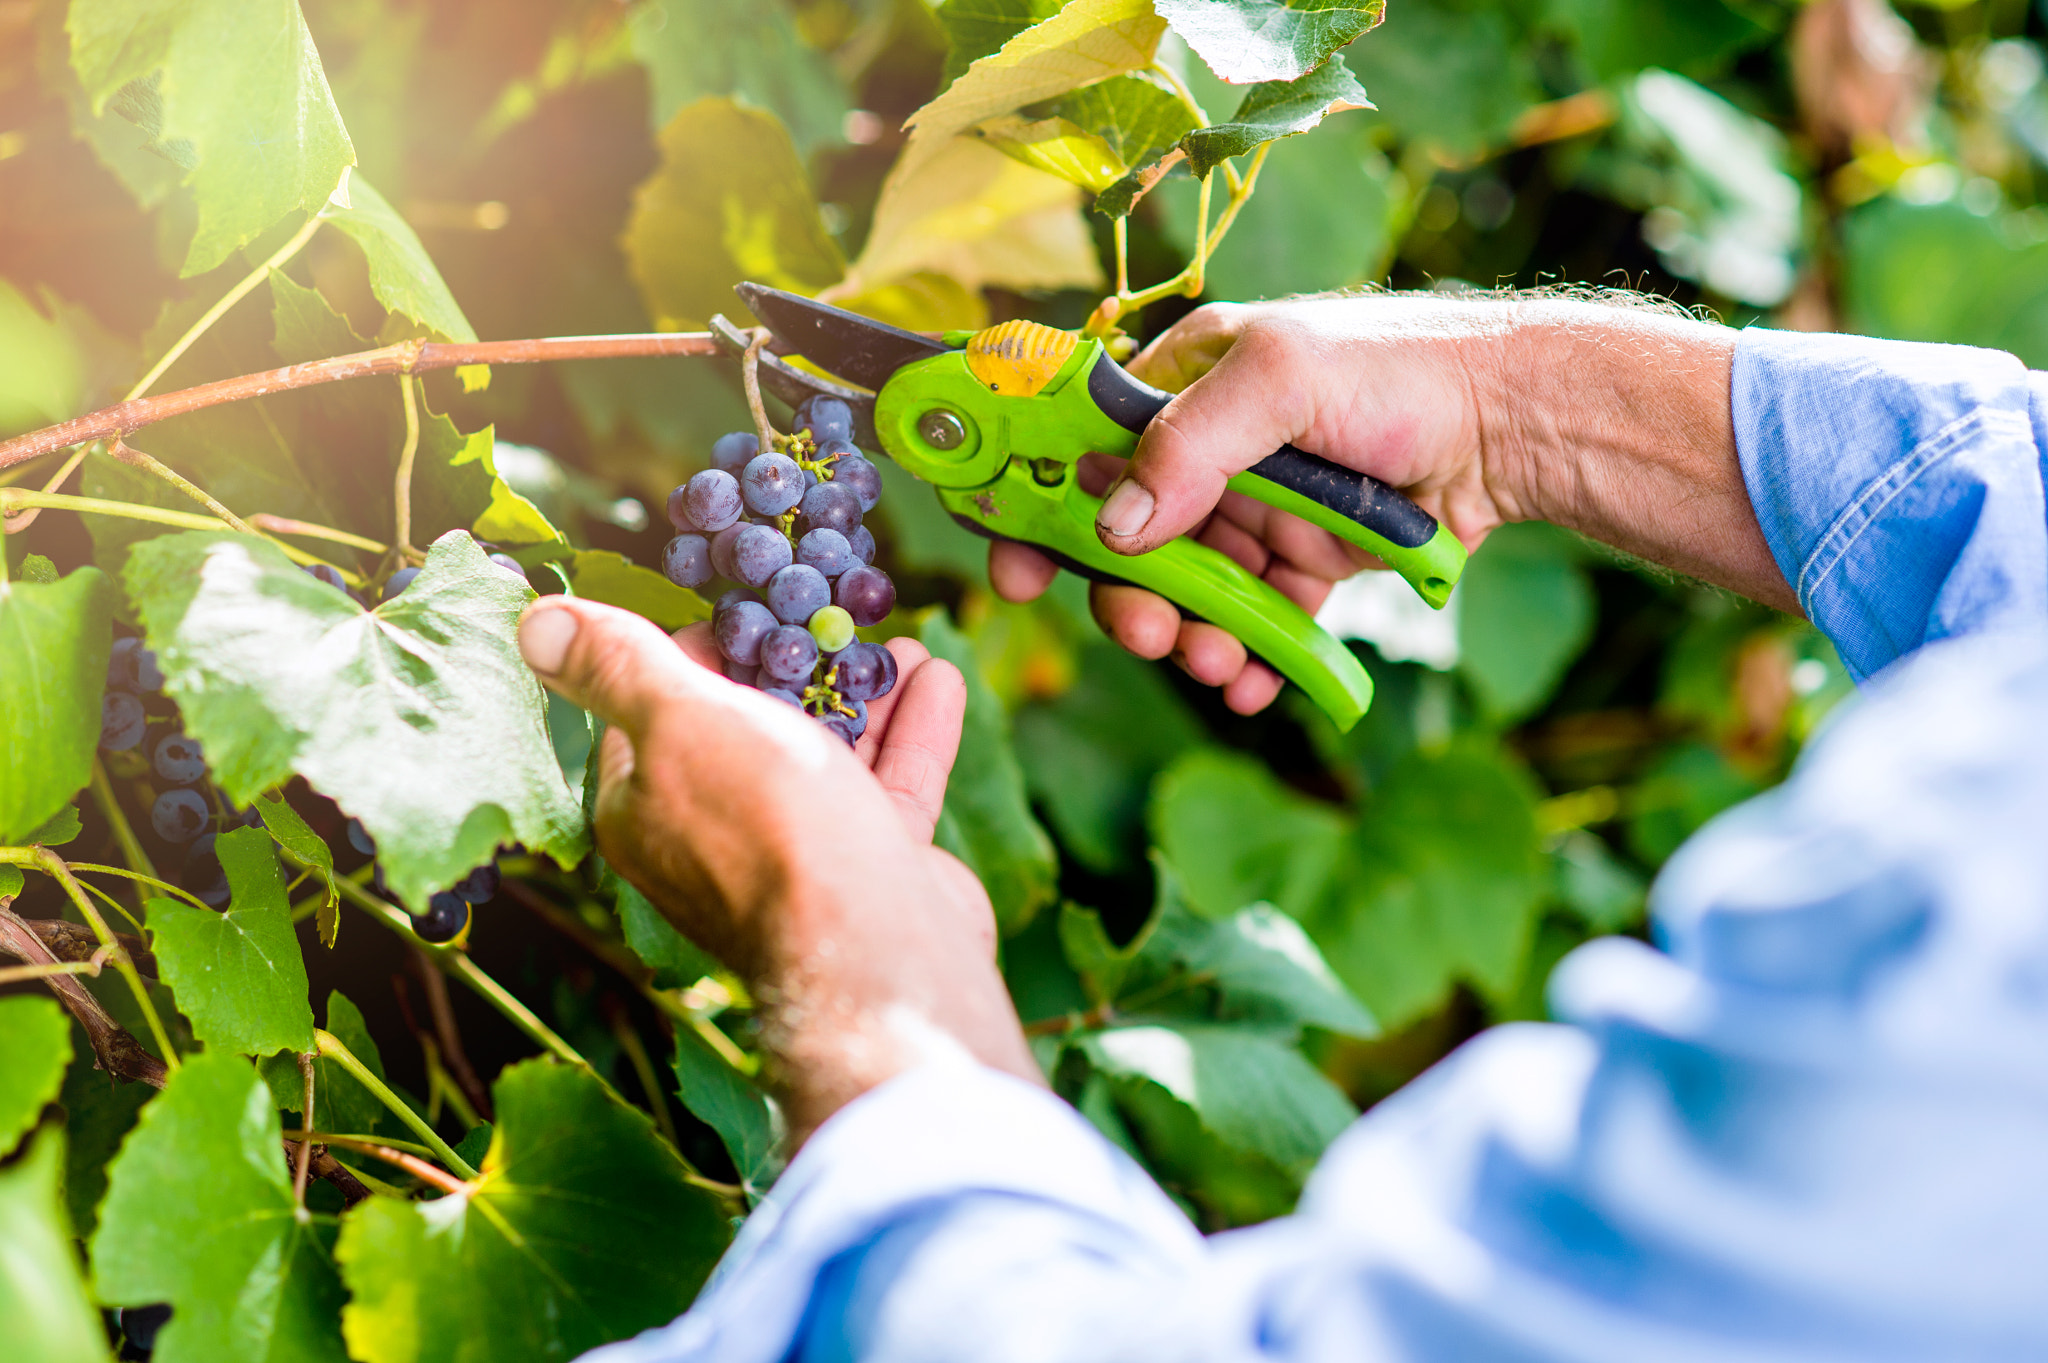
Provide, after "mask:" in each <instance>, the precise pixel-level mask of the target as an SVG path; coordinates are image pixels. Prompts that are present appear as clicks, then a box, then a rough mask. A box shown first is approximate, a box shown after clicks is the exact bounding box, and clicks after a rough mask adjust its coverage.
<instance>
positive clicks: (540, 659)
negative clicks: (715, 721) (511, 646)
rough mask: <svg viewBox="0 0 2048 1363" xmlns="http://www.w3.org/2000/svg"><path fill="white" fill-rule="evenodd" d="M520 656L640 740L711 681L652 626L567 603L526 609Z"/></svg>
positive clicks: (547, 601) (557, 599)
mask: <svg viewBox="0 0 2048 1363" xmlns="http://www.w3.org/2000/svg"><path fill="white" fill-rule="evenodd" d="M519 652H520V655H521V656H522V657H524V658H525V659H526V665H527V666H528V667H530V668H532V669H533V670H534V672H535V673H537V674H538V675H539V677H540V679H541V681H543V682H544V683H546V684H547V687H548V689H549V690H550V691H553V692H555V693H556V694H557V695H559V696H561V697H562V698H563V699H565V700H569V701H573V702H575V703H576V704H577V705H580V706H582V707H583V708H584V709H586V710H588V711H590V712H591V713H593V714H595V715H597V716H598V717H599V718H600V719H602V720H604V721H605V722H606V723H607V724H610V725H612V726H614V727H616V728H619V729H623V730H624V731H625V732H626V734H627V735H628V736H629V737H632V738H634V739H638V738H639V737H641V736H642V735H643V734H645V733H646V732H647V730H648V728H649V727H650V726H651V725H652V724H653V722H654V720H655V718H656V717H657V716H658V715H660V714H661V713H662V712H663V711H664V710H665V709H668V708H669V707H672V706H675V705H676V704H678V703H680V702H682V701H685V700H687V699H689V698H690V697H691V696H692V695H695V694H701V693H702V691H703V690H704V689H706V688H707V686H708V683H709V682H710V680H711V679H710V677H709V675H708V674H706V673H705V672H704V669H703V668H701V667H699V666H698V665H697V664H695V663H693V662H691V661H690V660H689V659H688V658H686V657H684V656H683V651H682V650H681V649H679V648H677V647H676V646H675V643H674V642H673V641H672V640H671V639H670V638H669V636H668V635H666V634H664V633H662V632H661V630H660V629H659V628H658V627H656V626H655V625H654V624H653V623H651V622H650V621H648V620H646V619H644V618H642V617H641V616H638V615H635V614H633V613H632V612H631V611H623V610H618V609H616V608H615V607H612V606H602V605H599V604H598V603H597V602H595V601H580V600H576V599H574V598H571V597H565V596H546V597H542V598H541V599H540V600H538V601H536V602H534V603H533V604H532V605H531V606H528V607H527V608H526V614H525V615H523V616H521V617H520V620H519Z"/></svg>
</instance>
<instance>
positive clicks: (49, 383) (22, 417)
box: [0, 279, 85, 436]
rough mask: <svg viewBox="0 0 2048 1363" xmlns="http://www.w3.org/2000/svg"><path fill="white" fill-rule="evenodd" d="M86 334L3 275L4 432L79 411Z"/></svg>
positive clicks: (0, 364) (0, 399)
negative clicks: (77, 333) (74, 330)
mask: <svg viewBox="0 0 2048 1363" xmlns="http://www.w3.org/2000/svg"><path fill="white" fill-rule="evenodd" d="M82 340H83V338H82V337H78V336H74V335H73V334H72V331H71V329H70V328H69V327H67V326H65V324H64V319H63V318H62V317H61V316H44V315H43V313H42V312H41V311H40V310H38V309H37V308H36V306H35V305H34V304H33V303H31V302H29V300H28V299H27V298H25V297H23V296H22V294H21V293H20V291H19V290H17V289H16V288H15V287H14V286H13V285H12V284H10V283H8V282H7V281H6V280H4V279H0V436H8V435H15V434H18V433H19V432H22V431H31V430H34V429H35V428H36V427H38V426H47V425H50V424H51V423H52V422H58V421H64V420H66V419H68V418H70V417H74V416H76V415H78V412H79V410H80V407H81V405H82V404H83V402H84V399H85V356H84V355H83V354H82V353H81V349H82V347H81V344H80V343H81V341H82Z"/></svg>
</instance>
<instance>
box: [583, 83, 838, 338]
mask: <svg viewBox="0 0 2048 1363" xmlns="http://www.w3.org/2000/svg"><path fill="white" fill-rule="evenodd" d="M660 142H661V168H660V169H659V170H657V171H656V172H655V173H654V174H653V175H652V176H650V177H649V178H648V179H647V180H646V181H645V182H643V183H642V184H641V186H640V187H639V189H637V190H636V191H634V194H633V213H632V216H631V218H630V219H628V221H627V223H626V233H625V237H624V241H623V245H624V247H625V251H626V259H627V262H628V264H629V265H630V267H631V269H632V274H633V280H634V282H635V283H637V284H638V285H639V286H640V295H641V298H642V300H643V301H644V302H645V303H646V305H647V311H648V313H649V315H651V316H652V317H653V318H654V321H655V325H657V326H659V327H661V328H663V329H665V330H679V329H683V328H686V327H700V326H702V325H703V324H704V322H705V321H706V320H707V319H708V318H709V317H710V316H711V315H712V314H713V313H720V312H722V313H726V314H728V315H730V316H734V317H739V316H743V315H744V311H745V310H744V309H743V308H741V307H740V304H739V300H738V299H737V298H735V297H734V296H733V292H732V288H733V285H735V284H737V283H739V282H740V281H741V280H744V279H751V280H753V281H755V282H756V283H760V284H769V285H772V286H774V287H775V288H778V289H789V290H792V291H794V292H797V293H807V294H808V293H816V292H817V291H818V290H819V289H822V288H824V287H825V286H826V285H828V284H831V283H833V282H834V281H836V280H837V279H838V278H839V277H840V275H841V273H843V271H844V268H845V262H844V260H843V258H842V257H841V256H840V254H839V248H838V246H837V245H835V244H834V243H833V241H832V236H831V234H830V233H829V232H827V231H826V230H825V224H824V222H823V220H822V219H820V218H819V216H818V208H817V205H816V204H815V203H814V202H813V201H812V199H811V195H810V190H809V189H808V188H807V187H806V186H807V178H806V176H805V174H804V168H803V163H802V162H801V161H799V160H798V159H797V156H796V148H795V147H794V146H792V145H791V143H790V140H789V133H788V132H787V131H786V130H785V129H784V128H783V126H782V124H781V123H780V122H779V121H777V119H776V118H775V116H774V115H773V114H770V113H766V112H763V111H761V110H759V109H750V108H747V107H746V106H744V105H741V104H737V103H735V102H734V101H732V100H730V99H726V98H723V97H718V96H707V97H706V98H704V99H700V100H698V101H697V102H696V103H694V104H689V105H685V106H684V107H683V109H682V110H681V111H679V112H678V113H677V114H676V116H675V117H674V118H673V119H671V120H670V121H669V124H668V126H667V127H666V128H663V129H662V130H661V137H660Z"/></svg>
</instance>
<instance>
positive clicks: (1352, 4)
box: [1155, 0, 1386, 85]
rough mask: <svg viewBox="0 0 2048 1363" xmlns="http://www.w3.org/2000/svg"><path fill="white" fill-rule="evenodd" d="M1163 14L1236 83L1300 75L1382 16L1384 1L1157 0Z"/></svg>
mask: <svg viewBox="0 0 2048 1363" xmlns="http://www.w3.org/2000/svg"><path fill="white" fill-rule="evenodd" d="M1155 3H1156V4H1157V6H1158V9H1159V14H1160V17H1161V18H1163V19H1165V20H1166V22H1167V23H1169V24H1171V25H1173V31H1174V32H1175V33H1178V34H1179V35H1180V36H1181V37H1182V38H1183V39H1185V40H1186V42H1187V45H1188V46H1189V47H1191V48H1193V49H1194V50H1195V54H1196V55H1197V56H1199V57H1200V58H1201V59H1202V60H1203V61H1205V62H1207V63H1208V64H1209V69H1210V70H1211V71H1214V72H1215V73H1216V74H1217V75H1219V76H1221V77H1222V78H1223V79H1225V80H1227V81H1229V82H1231V83H1232V84H1234V85H1249V84H1251V83H1253V82H1254V81H1274V80H1299V79H1300V78H1301V77H1303V76H1305V75H1307V74H1308V73H1309V72H1311V71H1313V70H1315V69H1316V68H1317V67H1318V66H1321V65H1322V64H1323V63H1324V62H1325V61H1326V60H1328V59H1329V57H1330V55H1331V54H1332V53H1334V52H1336V50H1337V49H1338V48H1340V47H1343V46H1344V45H1345V44H1346V43H1349V42H1350V41H1351V40H1352V39H1353V38H1356V37H1357V36H1358V35H1359V34H1361V33H1363V32H1365V31H1366V30H1367V29H1369V28H1371V27H1372V26H1373V25H1374V24H1377V23H1378V22H1379V21H1380V15H1381V14H1382V12H1384V10H1385V8H1386V6H1385V4H1384V3H1383V0H1155Z"/></svg>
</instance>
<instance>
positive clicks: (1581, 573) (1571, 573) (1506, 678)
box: [1458, 523, 1594, 724]
mask: <svg viewBox="0 0 2048 1363" xmlns="http://www.w3.org/2000/svg"><path fill="white" fill-rule="evenodd" d="M1578 560H1579V549H1578V546H1577V545H1576V544H1575V543H1573V541H1572V540H1571V539H1570V537H1569V536H1567V535H1566V534H1565V533H1564V532H1562V531H1559V530H1556V529H1554V528H1553V527H1551V526H1547V525H1540V524H1533V523H1532V524H1528V525H1510V526H1502V527H1501V529H1500V532H1499V533H1496V534H1494V535H1492V536H1490V537H1489V538H1488V539H1487V541H1486V544H1485V546H1484V547H1483V548H1481V549H1480V550H1479V552H1478V553H1476V554H1474V555H1473V556H1472V561H1471V562H1470V563H1469V564H1467V565H1466V568H1465V576H1464V578H1463V579H1462V580H1461V581H1460V582H1459V583H1458V671H1459V673H1460V674H1461V675H1462V676H1463V677H1464V678H1465V680H1466V681H1467V682H1469V683H1470V684H1471V687H1472V691H1473V694H1474V696H1475V697H1477V699H1478V701H1479V706H1480V709H1481V710H1482V711H1484V712H1485V714H1486V716H1487V718H1488V719H1490V720H1492V721H1493V722H1494V723H1497V724H1510V723H1513V722H1514V721H1516V720H1518V719H1522V718H1524V717H1526V716H1528V715H1530V714H1532V713H1534V712H1535V711H1536V710H1538V709H1540V708H1542V706H1543V704H1544V702H1546V701H1548V700H1549V699H1550V695H1551V692H1553V691H1555V690H1556V689H1557V684H1558V682H1559V681H1561V680H1563V678H1564V672H1565V669H1566V668H1567V667H1569V666H1570V665H1571V662H1572V660H1573V659H1574V658H1576V657H1578V656H1579V650H1580V649H1582V648H1584V647H1585V646H1586V640H1587V639H1589V638H1591V637H1592V633H1593V605H1594V603H1593V584H1592V582H1591V580H1590V579H1588V577H1587V576H1586V572H1585V569H1583V568H1582V567H1580V566H1579V561H1578Z"/></svg>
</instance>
